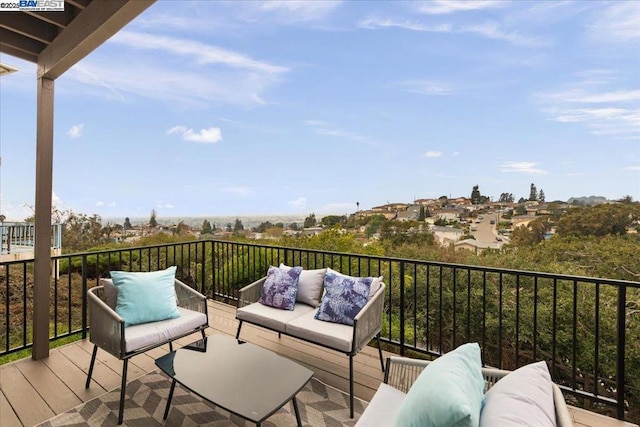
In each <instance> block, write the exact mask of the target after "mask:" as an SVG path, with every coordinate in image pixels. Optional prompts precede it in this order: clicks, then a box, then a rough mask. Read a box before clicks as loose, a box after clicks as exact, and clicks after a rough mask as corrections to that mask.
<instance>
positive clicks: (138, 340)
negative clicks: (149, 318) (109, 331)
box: [124, 307, 207, 353]
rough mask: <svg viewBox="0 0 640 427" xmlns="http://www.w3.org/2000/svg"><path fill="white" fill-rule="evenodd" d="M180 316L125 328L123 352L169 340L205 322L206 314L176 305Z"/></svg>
mask: <svg viewBox="0 0 640 427" xmlns="http://www.w3.org/2000/svg"><path fill="white" fill-rule="evenodd" d="M178 311H179V312H180V317H177V318H175V319H167V320H162V321H158V322H150V323H141V324H138V325H133V326H130V327H128V328H127V333H126V335H125V343H124V345H125V352H126V353H130V352H132V351H136V350H139V349H141V348H144V347H147V346H150V345H154V344H157V343H159V342H165V341H168V340H171V339H172V338H173V337H177V336H181V335H184V334H185V333H187V332H189V331H193V330H194V329H196V328H198V327H199V326H202V325H204V324H207V315H206V314H205V313H200V312H199V311H193V310H188V309H186V308H182V307H178Z"/></svg>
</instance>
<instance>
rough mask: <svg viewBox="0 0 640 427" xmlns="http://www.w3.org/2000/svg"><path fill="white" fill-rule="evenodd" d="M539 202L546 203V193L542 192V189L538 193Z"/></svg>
mask: <svg viewBox="0 0 640 427" xmlns="http://www.w3.org/2000/svg"><path fill="white" fill-rule="evenodd" d="M538 201H539V202H540V203H544V191H543V190H542V188H541V189H540V191H539V192H538Z"/></svg>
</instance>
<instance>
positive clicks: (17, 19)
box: [0, 12, 59, 49]
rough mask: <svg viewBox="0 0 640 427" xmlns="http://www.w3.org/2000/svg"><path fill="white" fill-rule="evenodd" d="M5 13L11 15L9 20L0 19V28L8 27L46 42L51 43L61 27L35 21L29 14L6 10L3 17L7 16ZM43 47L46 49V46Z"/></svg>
mask: <svg viewBox="0 0 640 427" xmlns="http://www.w3.org/2000/svg"><path fill="white" fill-rule="evenodd" d="M5 14H6V15H10V16H9V17H7V18H8V19H7V20H4V19H0V28H6V29H8V30H11V31H14V32H16V33H18V34H21V35H23V36H25V37H28V38H30V39H33V40H37V41H39V42H41V43H44V44H49V43H51V40H53V39H54V38H55V37H56V36H57V35H58V32H59V29H58V27H56V26H55V25H53V24H49V23H46V22H40V21H34V19H33V18H32V17H30V16H29V15H27V14H24V13H20V12H5V13H3V14H2V16H1V17H2V18H5V16H4V15H5ZM36 24H37V25H36ZM42 48H43V49H44V46H43V47H42Z"/></svg>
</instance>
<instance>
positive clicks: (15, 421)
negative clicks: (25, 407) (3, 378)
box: [0, 392, 22, 427]
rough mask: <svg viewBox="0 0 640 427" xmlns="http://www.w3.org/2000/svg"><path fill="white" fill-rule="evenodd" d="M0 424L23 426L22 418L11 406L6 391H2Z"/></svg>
mask: <svg viewBox="0 0 640 427" xmlns="http://www.w3.org/2000/svg"><path fill="white" fill-rule="evenodd" d="M0 425H2V427H22V423H21V422H20V419H19V418H18V416H17V415H16V413H15V412H14V410H13V408H12V407H11V404H10V403H9V401H8V400H7V398H6V396H5V395H4V392H0Z"/></svg>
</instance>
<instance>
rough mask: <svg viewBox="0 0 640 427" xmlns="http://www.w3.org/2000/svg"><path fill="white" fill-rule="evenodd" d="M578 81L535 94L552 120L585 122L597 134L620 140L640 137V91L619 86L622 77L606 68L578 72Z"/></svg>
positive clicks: (535, 99)
mask: <svg viewBox="0 0 640 427" xmlns="http://www.w3.org/2000/svg"><path fill="white" fill-rule="evenodd" d="M577 76H578V77H579V80H576V81H574V82H571V83H570V84H567V85H565V87H564V88H562V89H560V90H557V91H553V92H547V93H537V94H534V95H533V97H532V99H533V100H534V101H535V102H537V103H539V104H540V105H541V106H542V109H543V111H544V112H546V113H548V114H549V115H550V117H551V120H553V121H557V122H560V123H582V124H584V126H585V127H586V128H587V129H588V130H589V132H590V133H592V134H594V135H610V136H614V137H616V138H618V139H639V138H640V108H638V107H637V106H638V104H640V90H637V89H627V88H623V87H620V86H621V83H620V79H619V78H616V75H615V74H614V73H611V72H609V71H607V70H595V71H585V72H581V73H578V74H577Z"/></svg>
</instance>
